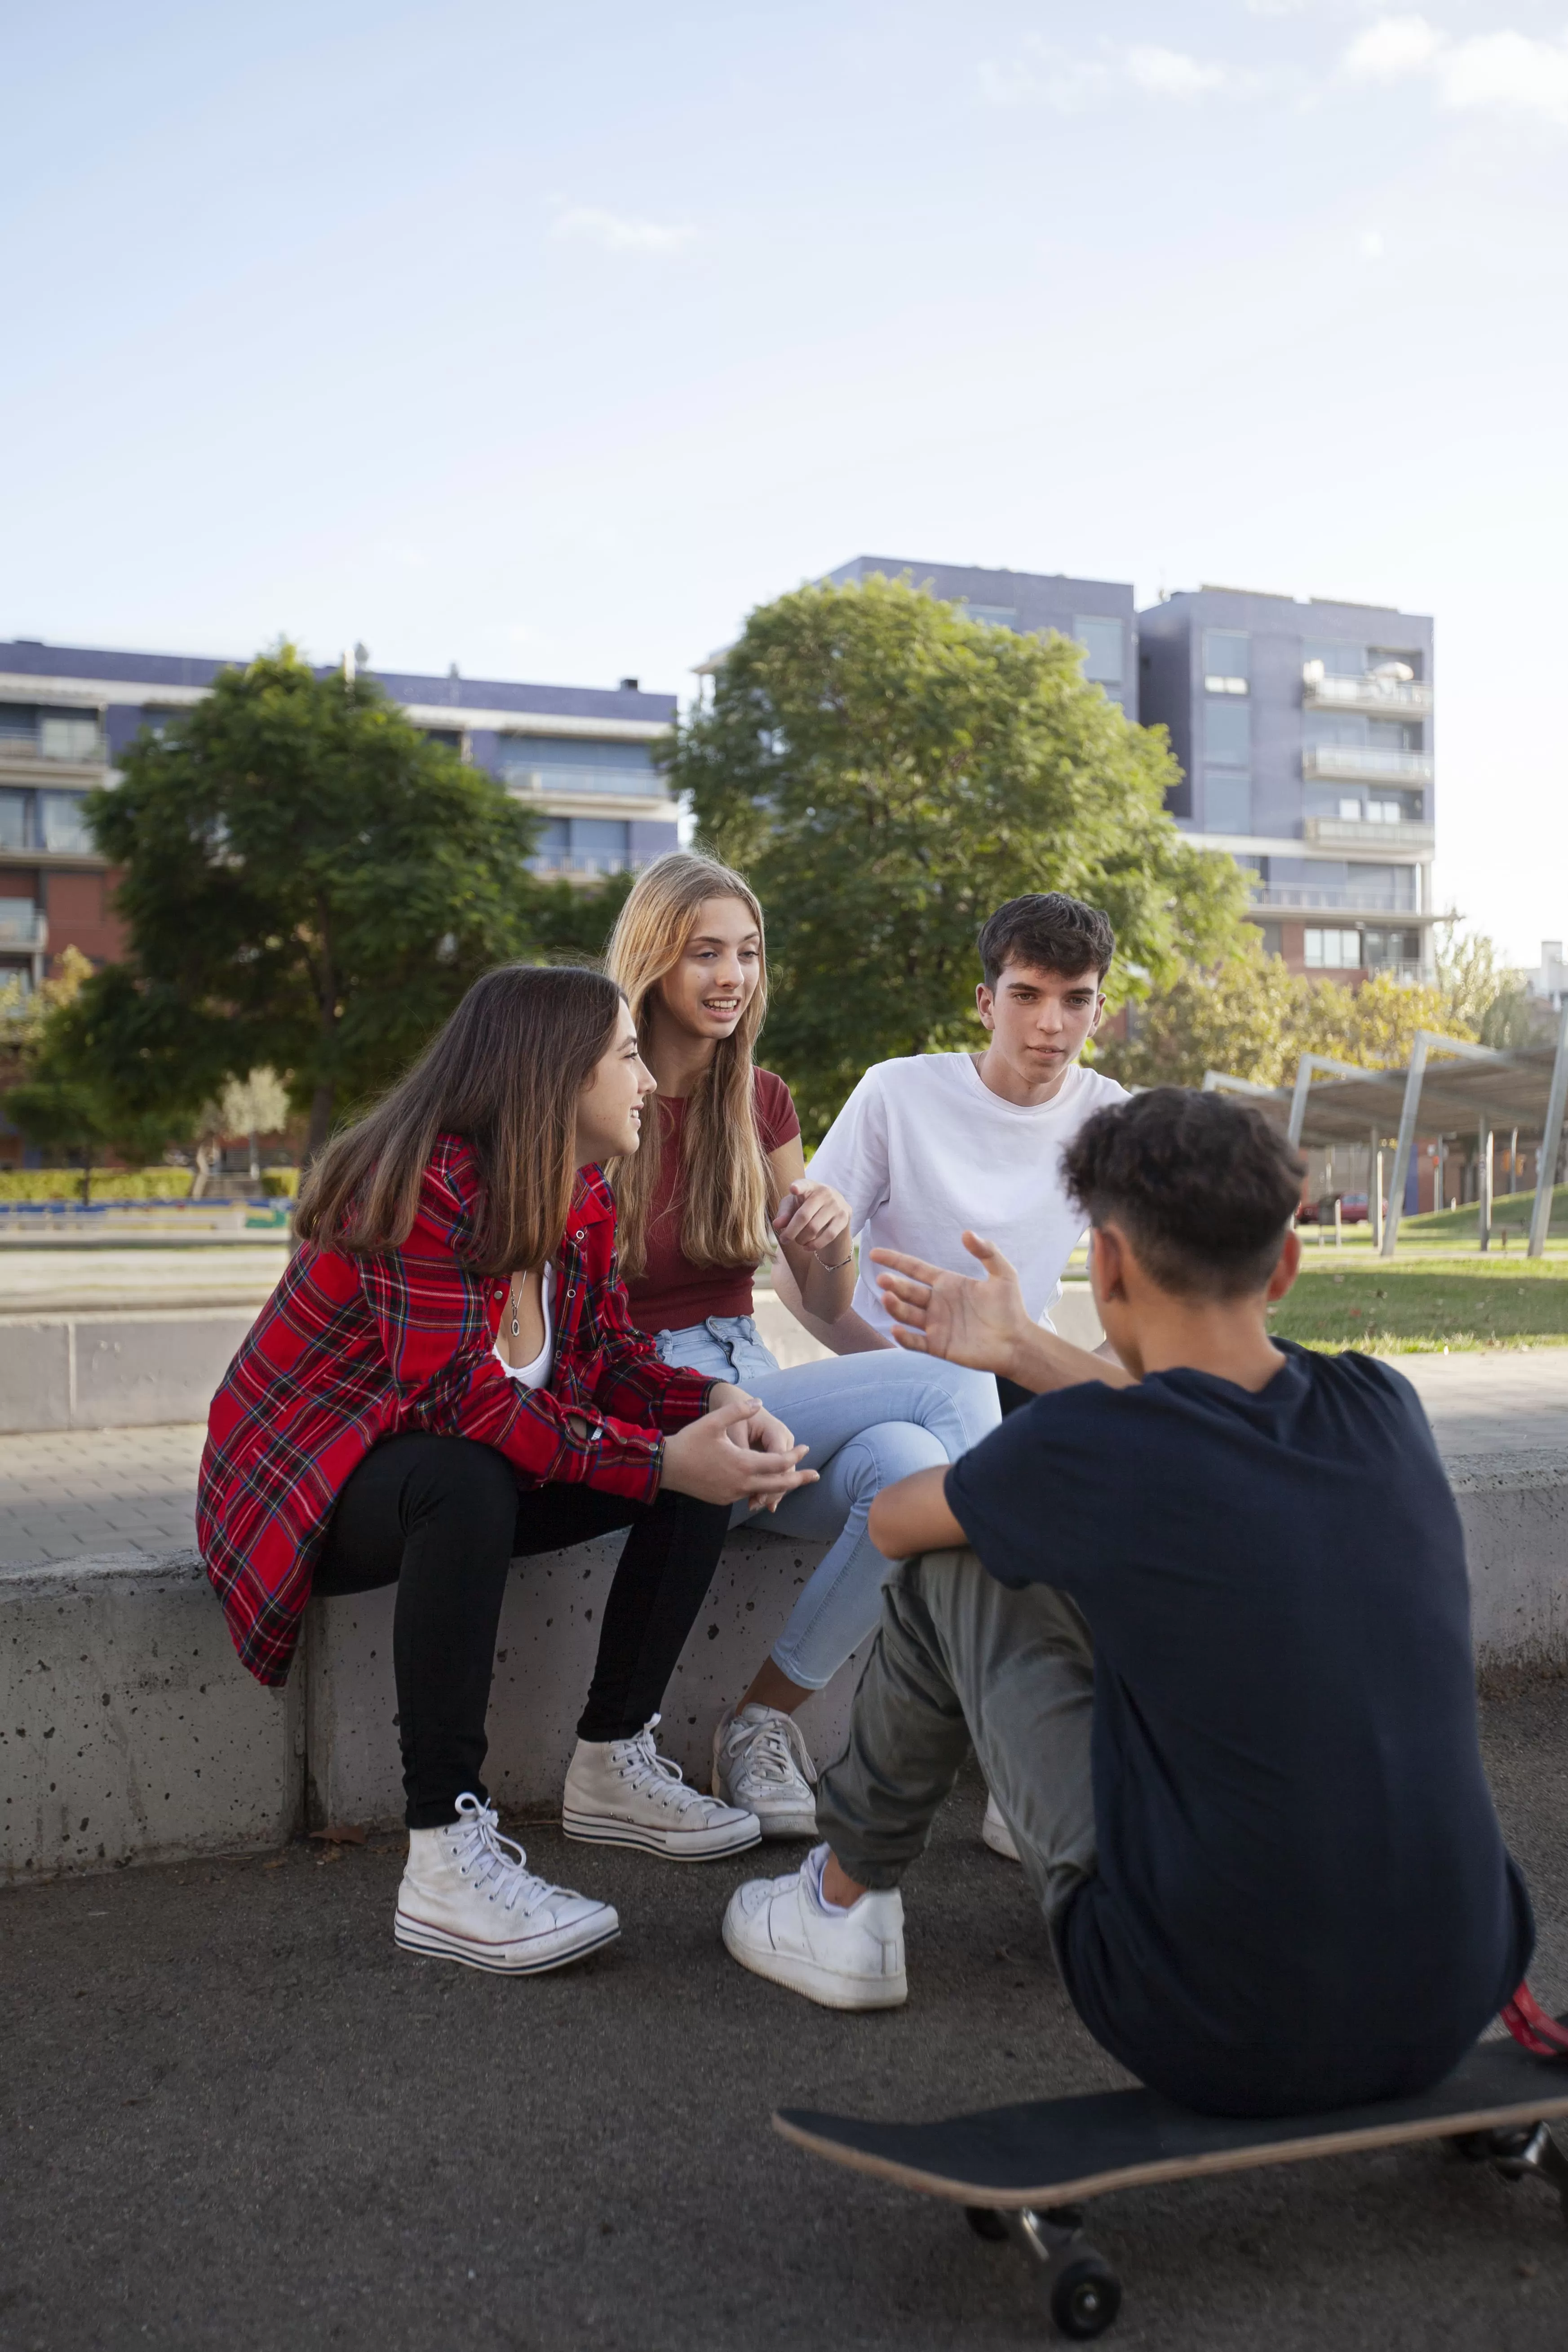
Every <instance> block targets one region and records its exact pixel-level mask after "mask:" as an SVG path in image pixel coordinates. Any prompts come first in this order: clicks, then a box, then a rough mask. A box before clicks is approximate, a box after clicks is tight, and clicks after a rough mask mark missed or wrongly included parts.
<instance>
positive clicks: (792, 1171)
mask: <svg viewBox="0 0 1568 2352" xmlns="http://www.w3.org/2000/svg"><path fill="white" fill-rule="evenodd" d="M768 1167H769V1169H770V1170H771V1171H772V1175H773V1185H774V1192H775V1194H776V1197H777V1199H778V1202H779V1207H778V1209H777V1211H776V1213H775V1214H774V1218H773V1230H774V1232H775V1233H776V1234H778V1236H779V1258H780V1261H781V1263H782V1264H783V1265H788V1267H789V1272H790V1274H791V1276H793V1279H794V1287H795V1289H796V1291H797V1293H798V1294H799V1296H800V1302H801V1305H802V1306H803V1307H804V1308H805V1309H806V1312H807V1313H808V1314H809V1315H810V1316H811V1317H812V1318H814V1319H815V1320H816V1321H818V1322H820V1323H823V1324H831V1323H834V1322H836V1321H837V1320H838V1318H839V1317H840V1316H841V1315H842V1314H844V1313H845V1312H846V1311H847V1309H848V1307H849V1303H850V1300H851V1299H852V1297H854V1289H855V1261H854V1251H853V1249H852V1246H851V1242H850V1204H849V1202H847V1201H846V1200H845V1198H844V1196H843V1194H842V1193H841V1192H834V1190H833V1188H832V1186H831V1184H821V1183H819V1182H818V1181H816V1179H815V1178H814V1177H811V1176H808V1175H807V1173H806V1156H805V1153H804V1152H803V1151H802V1150H801V1149H800V1137H799V1136H798V1135H792V1136H791V1137H790V1139H789V1142H788V1143H781V1144H779V1148H778V1150H775V1151H770V1152H769V1153H768ZM808 1328H809V1327H808Z"/></svg>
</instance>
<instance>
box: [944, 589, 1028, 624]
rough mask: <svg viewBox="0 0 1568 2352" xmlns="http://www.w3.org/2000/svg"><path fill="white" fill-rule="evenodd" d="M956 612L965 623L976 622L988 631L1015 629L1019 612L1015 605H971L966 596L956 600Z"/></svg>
mask: <svg viewBox="0 0 1568 2352" xmlns="http://www.w3.org/2000/svg"><path fill="white" fill-rule="evenodd" d="M958 611H959V614H960V615H961V617H962V618H963V619H964V620H966V621H978V622H979V623H980V625H981V626H982V627H984V628H988V629H1016V628H1017V626H1018V621H1019V610H1018V606H1017V605H1016V604H970V602H969V600H968V598H967V596H960V597H959V599H958Z"/></svg>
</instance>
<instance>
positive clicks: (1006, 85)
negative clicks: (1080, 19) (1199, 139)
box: [979, 36, 1261, 114]
mask: <svg viewBox="0 0 1568 2352" xmlns="http://www.w3.org/2000/svg"><path fill="white" fill-rule="evenodd" d="M1023 50H1024V55H1023V57H1022V58H1019V60H1017V61H1016V62H1015V63H1013V64H1010V65H1005V66H1000V65H998V64H996V63H995V62H994V61H992V60H990V59H988V60H987V61H986V62H985V63H984V64H982V66H981V67H980V70H979V79H980V89H981V92H982V94H983V95H984V96H985V97H986V98H987V99H988V100H990V102H991V104H992V105H993V106H1022V105H1028V104H1043V105H1045V106H1050V107H1054V108H1055V110H1056V111H1057V112H1058V113H1059V114H1078V113H1081V112H1082V110H1083V109H1084V108H1085V107H1086V106H1089V105H1091V104H1092V102H1093V101H1094V100H1096V99H1100V98H1103V97H1105V96H1106V95H1108V94H1109V93H1110V92H1111V91H1112V90H1113V89H1114V88H1115V87H1116V86H1118V85H1127V84H1131V86H1132V88H1133V89H1137V90H1141V91H1142V92H1143V93H1144V95H1145V97H1146V98H1162V99H1176V100H1193V99H1199V98H1208V97H1212V96H1214V95H1216V94H1220V93H1223V94H1224V95H1226V96H1228V97H1232V98H1241V97H1247V96H1249V95H1250V94H1251V93H1252V92H1253V91H1254V90H1256V89H1259V88H1260V87H1261V83H1260V78H1259V76H1257V75H1256V74H1249V73H1242V72H1239V70H1238V69H1237V68H1234V67H1232V66H1227V65H1221V64H1219V63H1218V62H1214V63H1211V62H1208V61H1207V60H1205V59H1203V58H1193V57H1188V56H1187V55H1186V52H1185V51H1184V50H1181V49H1167V48H1164V47H1160V46H1159V45H1158V44H1157V43H1155V42H1147V41H1145V42H1133V43H1132V44H1130V45H1125V46H1124V45H1122V44H1118V43H1113V42H1111V41H1103V42H1102V43H1101V45H1100V54H1099V55H1098V56H1097V57H1087V58H1083V57H1072V56H1071V55H1070V54H1069V53H1068V52H1067V51H1066V50H1063V49H1059V48H1057V47H1054V46H1053V45H1052V44H1051V42H1048V41H1043V40H1041V39H1040V38H1039V37H1038V36H1033V37H1030V38H1029V39H1027V40H1026V41H1025V42H1024V44H1023Z"/></svg>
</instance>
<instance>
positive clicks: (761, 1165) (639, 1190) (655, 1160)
mask: <svg viewBox="0 0 1568 2352" xmlns="http://www.w3.org/2000/svg"><path fill="white" fill-rule="evenodd" d="M709 898H738V899H739V900H740V903H741V905H742V906H743V907H744V908H746V910H747V913H748V914H749V916H750V917H751V919H752V921H753V922H754V923H755V924H756V926H757V945H758V972H757V987H756V989H755V991H754V992H753V994H752V997H751V1001H750V1003H748V1004H747V1007H746V1010H745V1011H744V1013H742V1014H741V1016H740V1019H739V1022H738V1023H737V1026H736V1028H735V1030H734V1032H733V1033H732V1034H731V1035H729V1036H728V1037H724V1038H721V1039H720V1040H719V1042H718V1043H717V1045H716V1046H715V1047H714V1054H713V1059H712V1061H711V1062H710V1063H709V1064H708V1066H707V1068H706V1070H705V1071H704V1072H703V1074H702V1076H701V1077H700V1078H699V1079H698V1080H697V1083H696V1085H695V1087H693V1088H692V1091H691V1095H690V1097H689V1098H688V1100H687V1103H686V1116H685V1128H684V1129H683V1131H682V1136H681V1188H680V1192H681V1203H682V1205H681V1212H680V1215H681V1248H682V1250H683V1251H684V1252H685V1255H686V1256H687V1257H688V1258H689V1259H690V1260H691V1262H692V1264H693V1265H757V1263H758V1260H759V1259H760V1258H763V1257H765V1256H766V1255H768V1248H769V1246H770V1243H771V1235H770V1234H769V1231H768V1212H769V1210H770V1209H771V1208H772V1207H773V1206H774V1199H773V1196H774V1192H775V1191H776V1190H777V1188H776V1186H775V1185H774V1183H773V1181H772V1171H771V1170H770V1169H769V1168H768V1162H767V1160H766V1159H765V1158H764V1157H763V1151H762V1144H761V1140H760V1139H759V1138H758V1132H757V1120H756V1117H755V1114H754V1112H753V1109H752V1090H751V1049H752V1047H753V1045H755V1044H756V1042H757V1034H758V1030H759V1029H760V1028H761V1026H762V1021H763V1015H764V1014H765V1013H766V1012H767V1010H768V966H767V961H766V958H765V956H764V953H763V945H762V909H761V908H760V907H759V906H758V903H757V900H756V898H754V897H753V895H752V892H751V888H750V886H749V885H748V884H747V882H746V881H745V880H744V878H743V877H741V876H740V875H738V874H736V873H734V872H732V871H731V869H730V867H728V866H721V865H720V864H719V863H718V861H717V859H716V858H714V857H705V856H701V855H700V853H699V852H697V851H695V850H691V849H672V850H671V851H670V853H669V855H668V856H664V857H660V858H656V859H655V860H654V862H653V865H652V866H647V867H645V868H644V870H643V872H642V873H641V874H640V875H639V876H638V877H637V880H636V883H635V884H634V886H633V887H632V895H631V897H630V898H628V899H627V901H626V904H625V905H624V906H623V907H622V909H621V913H620V915H619V917H618V918H617V920H616V924H615V929H614V930H613V931H612V933H611V935H610V944H609V946H608V948H606V950H605V951H604V961H605V968H606V970H607V971H609V974H610V977H611V979H612V980H613V981H614V982H616V983H617V985H618V986H619V987H620V988H621V989H622V991H623V992H624V994H625V998H626V1002H627V1003H628V1004H629V1005H630V1006H631V1007H632V1016H633V1018H634V1019H635V1021H636V1024H637V1037H638V1042H639V1044H640V1045H641V1046H642V1048H643V1060H644V1061H646V1060H647V1058H648V1053H649V1047H650V1044H651V1042H652V1037H653V997H654V993H655V992H656V990H657V988H658V985H659V982H661V981H662V980H663V979H664V975H665V973H666V972H671V971H674V969H675V966H676V965H677V964H678V963H679V962H680V961H681V958H682V956H683V955H684V954H685V951H686V944H687V942H688V940H690V939H691V937H692V935H693V933H694V932H695V929H696V927H697V919H698V917H699V915H700V914H701V912H702V908H703V905H704V902H705V901H706V900H707V899H709ZM653 1108H654V1114H655V1115H654V1116H653V1118H650V1119H649V1120H648V1122H647V1124H646V1127H645V1128H644V1130H643V1142H642V1147H641V1149H640V1150H638V1152H637V1153H636V1155H635V1157H634V1158H628V1159H624V1160H617V1161H616V1163H615V1167H614V1170H613V1171H612V1181H613V1183H614V1186H615V1203H616V1212H617V1216H616V1226H617V1242H618V1245H619V1247H620V1251H621V1265H622V1273H623V1274H624V1275H625V1276H626V1278H627V1280H628V1281H629V1282H635V1281H636V1279H637V1277H638V1276H639V1275H641V1274H642V1273H643V1271H644V1269H645V1267H646V1265H647V1263H648V1219H649V1215H650V1213H651V1211H652V1207H653V1196H654V1193H655V1192H656V1191H657V1189H658V1183H659V1166H660V1161H661V1160H662V1159H663V1156H664V1142H665V1135H664V1117H663V1115H662V1112H661V1111H660V1108H659V1097H658V1096H657V1095H655V1096H654V1097H653Z"/></svg>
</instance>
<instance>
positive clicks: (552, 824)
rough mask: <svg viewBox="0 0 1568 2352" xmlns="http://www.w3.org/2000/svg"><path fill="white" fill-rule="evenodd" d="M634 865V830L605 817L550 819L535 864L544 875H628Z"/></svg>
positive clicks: (543, 827) (536, 850)
mask: <svg viewBox="0 0 1568 2352" xmlns="http://www.w3.org/2000/svg"><path fill="white" fill-rule="evenodd" d="M631 862H632V828H631V826H630V825H629V824H627V822H626V820H625V818H624V817H601V816H551V817H547V818H546V819H545V821H544V824H542V825H541V826H540V828H539V835H538V841H537V842H536V843H535V845H534V854H533V860H532V863H533V865H534V866H535V867H536V869H537V870H538V872H539V873H541V874H624V873H625V872H626V871H627V870H628V868H629V866H630V865H631Z"/></svg>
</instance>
